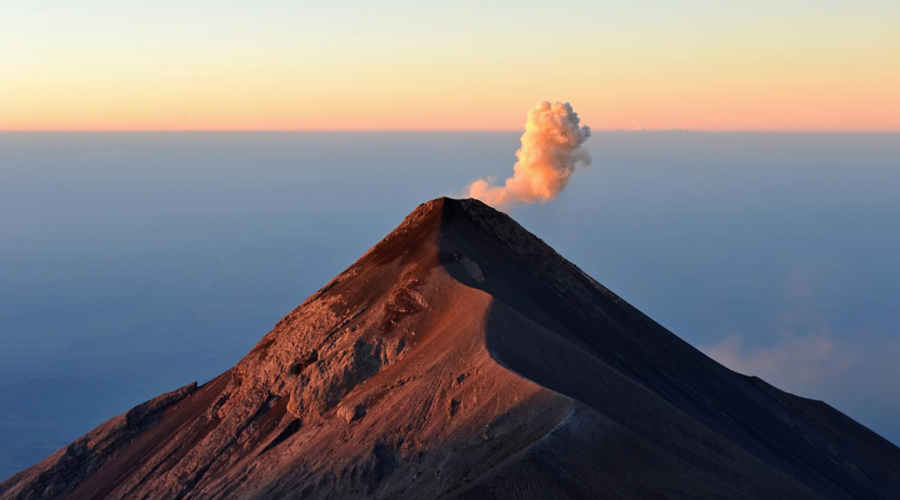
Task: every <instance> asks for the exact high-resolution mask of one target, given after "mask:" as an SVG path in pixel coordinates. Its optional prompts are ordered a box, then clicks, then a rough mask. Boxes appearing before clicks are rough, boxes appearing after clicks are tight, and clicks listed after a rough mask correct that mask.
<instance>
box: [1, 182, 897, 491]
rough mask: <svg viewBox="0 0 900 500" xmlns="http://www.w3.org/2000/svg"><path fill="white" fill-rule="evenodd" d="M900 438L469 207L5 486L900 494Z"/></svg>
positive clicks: (412, 234)
mask: <svg viewBox="0 0 900 500" xmlns="http://www.w3.org/2000/svg"><path fill="white" fill-rule="evenodd" d="M898 492H900V449H898V448H897V447H896V446H894V445H892V444H891V443H889V442H887V441H886V440H884V439H882V438H881V437H879V436H878V435H876V434H874V433H872V432H871V431H869V430H868V429H866V428H865V427H863V426H861V425H859V424H857V423H856V422H854V421H853V420H851V419H849V418H847V417H846V416H844V415H842V414H841V413H839V412H837V411H836V410H834V409H832V408H831V407H829V406H827V405H825V404H824V403H821V402H817V401H811V400H807V399H803V398H799V397H796V396H792V395H790V394H787V393H784V392H781V391H779V390H777V389H775V388H774V387H772V386H770V385H768V384H766V383H765V382H763V381H762V380H759V379H757V378H752V377H745V376H742V375H739V374H736V373H734V372H731V371H729V370H727V369H726V368H724V367H722V366H721V365H719V364H717V363H715V362H714V361H712V360H710V359H709V358H707V357H706V356H704V355H703V354H702V353H700V352H699V351H697V350H696V349H694V348H692V347H691V346H689V345H688V344H686V343H685V342H683V341H681V340H680V339H679V338H678V337H676V336H675V335H673V334H672V333H670V332H668V331H667V330H665V329H664V328H662V327H661V326H660V325H658V324H656V323H655V322H653V321H652V320H650V319H649V318H647V317H646V316H644V315H643V314H641V313H640V312H639V311H637V310H636V309H634V308H633V307H631V306H630V305H628V304H627V303H625V302H624V301H622V300H621V299H620V298H619V297H617V296H616V295H614V294H613V293H611V292H610V291H608V290H606V289H605V288H603V287H602V286H601V285H599V284H597V283H596V282H595V281H593V280H592V279H591V278H589V277H588V276H586V275H585V274H584V273H582V272H581V271H580V270H579V269H578V268H577V267H575V266H574V265H572V264H571V263H569V262H568V261H566V260H565V259H563V258H562V257H561V256H559V255H558V254H556V253H555V252H554V251H553V250H552V249H551V248H549V247H548V246H547V245H545V244H544V243H543V242H542V241H540V240H539V239H538V238H536V237H534V236H533V235H531V234H530V233H528V232H527V231H525V230H524V229H522V228H521V226H519V225H518V224H516V223H515V222H514V221H513V220H512V219H510V218H509V217H508V216H506V215H504V214H501V213H499V212H496V211H494V210H493V209H491V208H489V207H487V206H485V205H483V204H482V203H480V202H477V201H474V200H451V199H446V198H442V199H438V200H434V201H431V202H429V203H426V204H423V205H421V206H420V207H418V208H417V209H416V210H415V211H414V212H413V213H412V214H410V215H409V216H408V217H407V218H406V220H405V221H404V222H403V223H402V224H401V225H400V226H399V227H398V228H397V229H396V230H395V231H394V232H392V233H391V234H390V235H388V236H387V237H386V238H385V239H384V240H382V241H381V242H380V243H379V244H377V245H376V246H375V247H373V248H372V249H371V250H370V251H369V252H367V253H366V254H365V255H364V256H363V257H361V258H360V259H359V260H358V261H357V262H356V263H355V264H354V265H353V266H351V267H350V268H349V269H347V270H346V271H345V272H344V273H342V274H341V275H339V276H338V277H337V278H335V279H334V280H333V281H332V282H331V283H329V284H328V285H326V286H325V287H324V288H323V289H322V290H320V291H319V292H317V293H316V294H314V295H313V296H312V297H310V298H309V299H307V300H306V301H305V302H304V303H303V304H301V305H300V306H299V307H298V308H297V309H295V310H294V311H293V312H291V313H290V314H288V315H287V316H286V317H285V318H284V319H283V320H282V321H281V322H279V323H278V325H276V327H275V328H274V329H273V330H272V332H270V333H269V334H268V335H266V336H265V337H263V339H262V340H261V341H260V342H259V343H258V344H257V346H256V347H255V348H254V349H253V350H252V351H251V352H250V353H249V354H248V355H247V356H246V357H244V359H242V360H241V361H240V362H239V363H238V364H237V365H236V366H235V367H234V368H232V369H231V370H229V371H227V372H226V373H224V374H222V375H221V376H219V377H217V378H216V379H214V380H212V381H210V382H208V383H207V384H204V385H203V386H201V387H197V386H196V384H194V385H190V386H186V387H184V388H182V389H179V390H178V391H175V392H173V393H169V394H166V395H163V396H160V397H158V398H156V399H154V400H152V401H149V402H147V403H145V404H143V405H140V406H138V407H136V408H135V409H133V410H131V411H130V412H128V413H127V414H125V415H122V416H120V417H116V418H114V419H112V420H110V421H108V422H106V423H104V424H103V425H101V426H100V427H98V428H97V429H95V430H94V431H92V432H91V433H89V434H87V435H86V436H84V437H82V438H80V439H78V440H76V441H75V442H74V443H72V444H71V445H69V446H67V447H66V448H64V449H62V450H60V451H58V452H57V453H55V454H54V455H52V456H50V457H48V458H47V459H45V460H44V461H42V462H41V463H39V464H37V465H35V466H33V467H31V468H29V469H27V470H25V471H23V472H22V473H20V474H18V475H16V476H13V477H12V478H10V479H9V480H7V481H6V482H4V483H2V484H0V497H2V498H52V497H61V496H67V497H69V498H182V497H191V498H227V497H241V498H253V497H257V498H264V497H290V498H305V497H310V498H316V497H324V496H332V497H361V496H372V497H379V498H395V497H404V498H406V497H410V498H432V497H464V498H496V497H508V498H541V497H544V498H567V497H568V498H583V497H600V496H609V497H613V498H648V497H659V498H760V497H766V498H896V497H897V495H898Z"/></svg>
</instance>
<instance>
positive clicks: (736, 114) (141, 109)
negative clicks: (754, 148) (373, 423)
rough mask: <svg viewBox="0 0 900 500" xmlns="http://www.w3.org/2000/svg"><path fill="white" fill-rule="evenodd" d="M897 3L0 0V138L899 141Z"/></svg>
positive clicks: (899, 17)
mask: <svg viewBox="0 0 900 500" xmlns="http://www.w3.org/2000/svg"><path fill="white" fill-rule="evenodd" d="M898 26H900V2H897V1H896V0H890V1H857V2H847V1H841V2H837V1H825V0H819V1H790V0H788V1H784V0H782V1H756V2H722V1H699V0H693V1H683V2H663V1H650V0H636V1H629V2H625V1H609V2H592V1H568V2H560V1H555V2H552V3H550V2H532V1H516V2H512V1H496V2H490V3H489V4H488V3H487V2H474V1H471V2H470V1H454V2H441V3H440V4H439V3H437V2H422V1H415V2H414V1H409V2H400V1H388V2H384V1H383V2H363V1H346V2H322V1H316V2H296V1H292V2H287V1H267V2H227V1H200V0H194V1H188V0H180V1H168V0H162V1H160V0H157V1H152V2H151V1H126V0H115V1H112V0H109V1H107V0H85V1H80V2H70V1H64V0H53V1H40V0H37V1H29V2H22V1H10V0H0V130H201V129H206V130H210V129H213V130H216V129H218V130H233V129H243V130H247V129H251V130H258V129H264V130H271V129H300V130H310V129H313V130H315V129H329V130H360V129H388V130H400V129H410V130H448V129H462V130H471V129H475V130H489V129H502V130H518V129H521V128H522V126H523V123H524V117H525V112H526V110H527V109H529V108H530V107H532V106H533V105H534V103H535V102H536V101H539V100H545V99H547V100H564V101H570V102H572V103H573V105H574V107H575V109H576V111H578V112H579V113H580V114H581V116H582V118H583V121H584V123H587V124H589V125H591V126H592V127H594V128H595V129H619V128H638V127H644V128H648V129H667V128H690V129H700V130H859V131H863V130H865V131H900V90H898V89H900V29H898Z"/></svg>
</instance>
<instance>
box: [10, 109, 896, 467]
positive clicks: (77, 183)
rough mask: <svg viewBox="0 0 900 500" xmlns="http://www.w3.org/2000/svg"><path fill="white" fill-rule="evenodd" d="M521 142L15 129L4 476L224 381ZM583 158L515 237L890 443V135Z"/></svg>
mask: <svg viewBox="0 0 900 500" xmlns="http://www.w3.org/2000/svg"><path fill="white" fill-rule="evenodd" d="M532 104H533V103H532V102H529V103H528V105H532ZM521 119H522V116H521V110H519V113H518V121H521ZM585 122H587V120H585ZM587 123H591V122H587ZM591 124H593V123H591ZM520 126H521V125H520ZM520 135H521V132H509V133H113V134H106V133H69V134H31V133H0V151H2V152H3V154H2V166H0V234H2V235H3V240H2V241H3V244H2V245H0V273H2V278H0V401H3V404H2V405H0V476H8V475H10V474H12V473H14V472H15V471H17V470H19V469H20V468H22V467H25V466H26V465H30V464H32V463H34V462H36V461H37V460H39V459H41V458H43V457H45V456H46V455H47V454H49V453H51V452H52V451H54V450H55V449H58V448H59V447H60V446H62V445H63V444H65V443H67V442H69V441H70V440H72V439H73V438H75V437H76V436H79V435H81V434H83V433H85V432H86V431H88V430H90V429H91V428H93V427H94V426H96V425H97V424H99V423H100V422H101V421H103V420H105V419H106V418H108V417H109V416H111V415H115V414H118V413H121V412H124V411H126V410H127V409H128V408H130V407H131V406H132V405H134V404H136V403H139V402H141V401H143V400H146V399H148V398H150V397H153V396H156V395H158V394H160V393H162V392H165V391H168V390H172V389H174V388H177V387H180V386H182V385H184V384H187V383H189V382H191V381H194V380H199V381H200V382H203V381H206V380H208V379H210V378H211V377H213V376H215V375H217V374H218V373H220V372H221V371H222V370H224V369H226V368H228V367H230V366H232V365H234V363H235V362H236V361H237V360H238V359H239V358H240V357H241V356H243V355H244V354H246V352H247V351H249V350H250V348H251V347H252V346H253V345H254V344H255V343H256V342H257V341H258V340H259V339H260V337H261V336H262V335H263V334H265V333H266V332H268V331H269V330H270V329H271V327H272V326H273V325H274V324H275V323H276V322H277V321H278V320H279V319H280V318H281V317H282V316H284V315H285V314H287V313H288V312H289V311H290V310H291V309H293V308H294V307H295V306H296V305H297V304H299V303H300V302H302V301H303V299H304V298H306V297H307V296H308V295H309V294H311V293H312V292H313V291H315V290H316V289H317V288H319V287H321V286H323V285H324V284H325V283H327V281H328V280H329V279H330V278H332V277H333V276H335V275H336V274H338V273H339V272H340V271H342V270H343V269H345V268H346V267H347V266H349V265H350V264H351V263H352V262H353V261H354V260H355V259H356V258H357V257H359V256H360V255H361V254H362V253H363V252H365V250H366V249H368V248H369V247H370V246H372V245H373V244H374V243H375V242H377V241H378V240H379V239H380V238H381V237H383V236H384V235H385V234H386V233H387V232H388V231H390V230H391V229H393V228H394V227H395V226H396V225H397V224H398V223H399V222H400V220H401V219H402V217H404V216H405V215H406V214H408V213H409V212H410V211H411V210H412V209H413V208H414V207H415V206H416V205H418V204H419V203H421V202H423V201H426V200H428V199H431V198H434V197H437V196H441V195H449V196H456V195H458V191H459V188H460V187H461V186H464V185H466V183H468V182H471V181H472V180H474V179H478V178H479V177H482V176H492V177H495V178H501V179H502V178H505V177H507V176H508V175H509V174H510V170H511V167H510V166H511V165H512V164H514V163H515V161H516V158H515V157H514V155H513V153H514V152H515V151H516V149H517V148H518V147H519V146H520V142H519V139H520ZM585 145H586V147H587V148H588V149H589V150H590V153H591V154H592V156H593V157H594V164H593V166H592V167H591V168H590V169H586V170H583V171H579V172H578V173H577V174H576V175H577V176H578V177H577V181H576V182H573V183H571V184H570V185H569V186H568V188H567V189H566V191H565V195H564V196H560V197H559V198H557V199H556V200H555V201H553V202H549V203H547V204H545V205H542V206H536V205H522V206H518V207H514V208H513V210H512V215H513V216H514V217H515V218H516V220H518V221H519V222H521V223H522V224H523V225H524V226H525V227H526V228H527V229H529V230H530V231H532V232H534V233H535V234H536V235H537V236H539V237H540V238H542V239H543V240H545V241H546V242H547V243H548V244H550V245H551V246H553V247H554V248H555V249H556V250H558V251H559V252H560V253H562V254H563V255H564V256H565V257H567V258H568V259H570V260H571V261H572V262H574V263H575V264H577V265H578V266H579V267H581V268H582V269H583V270H585V271H586V272H587V273H589V274H590V275H591V276H593V277H595V278H597V279H598V280H599V281H601V282H602V283H603V284H604V285H606V286H607V287H609V288H610V289H612V290H613V291H615V292H616V293H618V294H620V295H621V296H623V297H624V298H625V299H626V300H628V301H629V302H631V303H632V304H634V305H635V306H636V307H638V308H639V309H640V310H641V311H643V312H644V313H646V314H648V315H649V316H650V317H652V318H653V319H655V320H657V321H659V322H660V323H662V324H663V325H664V326H665V327H667V328H669V329H670V330H672V331H673V332H674V333H676V334H677V335H679V336H681V337H682V338H684V339H685V340H687V341H688V342H690V343H692V344H693V345H695V346H698V347H700V348H701V349H702V350H704V351H705V352H707V353H709V354H711V355H712V356H713V357H715V358H716V359H718V360H720V361H721V362H723V363H725V364H726V365H729V366H731V367H733V368H735V369H737V370H739V371H741V372H744V373H750V374H757V375H759V376H761V377H763V378H764V379H766V380H768V381H770V382H772V383H774V384H776V385H777V386H778V387H780V388H783V389H786V390H789V391H792V392H795V393H798V394H800V395H803V396H807V397H812V398H816V399H823V400H825V401H826V402H828V403H829V404H831V405H833V406H835V407H836V408H838V409H839V410H841V411H843V412H846V413H847V414H848V415H850V416H851V417H853V418H854V419H857V420H858V421H859V422H861V423H863V424H865V425H867V426H869V427H871V428H872V429H874V430H875V431H877V432H879V433H881V434H882V435H884V436H885V437H887V438H889V439H891V440H893V441H894V442H895V443H898V442H900V426H898V422H900V397H898V393H897V391H896V386H897V383H898V381H900V371H898V366H897V362H896V360H897V359H898V357H900V341H898V330H897V325H900V309H898V308H897V304H898V303H900V260H898V259H897V255H900V232H898V231H897V227H900V200H898V197H897V193H898V192H900V164H898V158H900V137H898V136H897V135H888V134H743V133H742V134H723V133H692V132H616V133H611V132H599V133H597V132H595V133H594V134H593V135H592V137H591V139H590V140H589V141H587V142H586V143H585ZM373 186H377V189H373Z"/></svg>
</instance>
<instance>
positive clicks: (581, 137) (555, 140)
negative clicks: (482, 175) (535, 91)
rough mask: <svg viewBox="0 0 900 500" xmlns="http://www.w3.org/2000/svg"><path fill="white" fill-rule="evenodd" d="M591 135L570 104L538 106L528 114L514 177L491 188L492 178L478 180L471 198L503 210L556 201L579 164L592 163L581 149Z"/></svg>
mask: <svg viewBox="0 0 900 500" xmlns="http://www.w3.org/2000/svg"><path fill="white" fill-rule="evenodd" d="M590 136H591V129H590V128H588V127H587V126H583V127H582V126H580V121H579V119H578V113H576V112H575V111H573V110H572V106H571V105H570V104H569V103H567V102H566V103H562V102H554V103H552V104H551V103H549V102H547V101H544V102H541V103H538V105H537V106H535V107H534V109H532V110H530V111H528V121H527V122H526V124H525V133H524V134H522V147H521V148H519V150H518V151H516V158H518V160H519V161H517V162H516V165H515V167H514V170H515V171H514V173H513V176H512V177H510V178H509V179H506V182H505V183H504V184H503V186H492V185H491V182H492V179H479V180H477V181H475V182H473V183H472V185H471V186H469V189H468V191H469V192H468V196H469V197H471V198H478V199H479V200H481V201H483V202H485V203H487V204H489V205H493V206H495V207H501V208H502V207H507V206H509V205H512V204H515V203H535V202H538V201H539V202H541V203H544V202H547V201H549V200H553V199H554V198H556V196H557V195H559V193H561V192H562V190H563V189H565V188H566V186H568V185H569V181H570V180H571V178H572V175H573V174H574V173H575V167H576V165H577V164H579V163H580V164H581V165H583V166H585V167H587V166H588V165H590V164H591V157H590V155H589V154H588V152H587V150H585V149H584V148H582V145H583V144H584V141H586V140H587V138H588V137H590Z"/></svg>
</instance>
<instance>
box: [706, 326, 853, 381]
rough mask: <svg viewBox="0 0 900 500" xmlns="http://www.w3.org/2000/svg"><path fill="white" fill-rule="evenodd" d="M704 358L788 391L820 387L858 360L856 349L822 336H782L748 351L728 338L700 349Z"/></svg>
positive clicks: (738, 339) (734, 336)
mask: <svg viewBox="0 0 900 500" xmlns="http://www.w3.org/2000/svg"><path fill="white" fill-rule="evenodd" d="M700 350H701V351H703V352H704V353H705V354H706V355H707V356H709V357H711V358H713V359H714V360H716V361H718V362H719V363H722V364H723V365H725V366H727V367H728V368H730V369H732V370H734V371H736V372H738V373H743V374H744V375H756V376H758V377H760V378H762V379H763V380H766V381H767V382H770V383H772V384H774V385H776V386H780V387H782V388H785V389H787V390H790V391H806V390H811V389H814V388H817V387H820V386H822V385H823V384H825V383H827V382H828V381H829V380H832V379H834V378H835V377H837V376H839V375H841V374H844V373H846V372H847V371H848V370H850V369H851V368H852V367H853V366H854V365H855V364H856V363H857V362H858V361H859V360H860V358H861V354H862V353H861V352H860V349H859V348H857V347H855V346H853V345H850V344H847V343H845V342H840V341H837V340H835V339H833V338H831V337H828V336H824V335H805V336H785V337H783V338H781V339H780V340H779V341H778V342H776V343H775V344H773V345H771V346H767V347H749V346H746V345H745V339H744V337H743V336H742V335H739V334H732V335H729V336H727V337H725V338H723V339H722V340H721V341H719V342H718V343H716V344H712V345H705V346H700Z"/></svg>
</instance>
